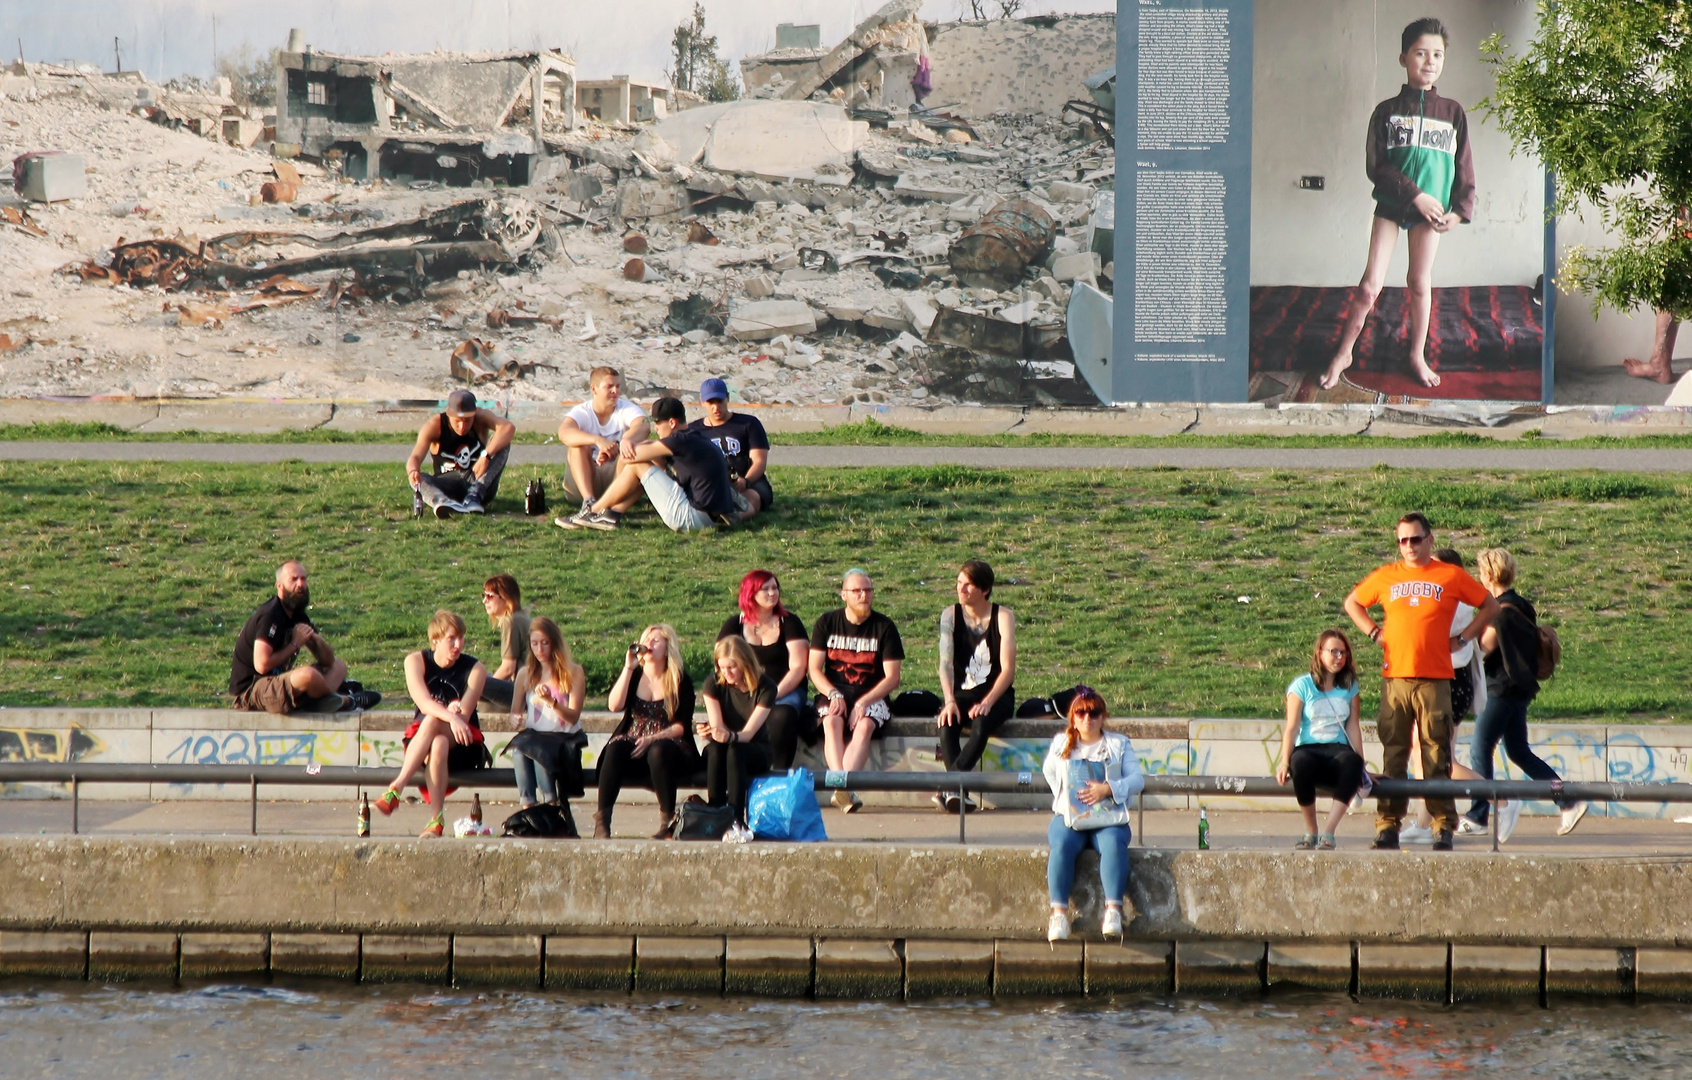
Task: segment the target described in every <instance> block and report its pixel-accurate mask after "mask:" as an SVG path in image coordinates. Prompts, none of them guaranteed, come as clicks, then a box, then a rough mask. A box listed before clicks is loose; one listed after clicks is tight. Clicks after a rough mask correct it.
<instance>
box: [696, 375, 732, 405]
mask: <svg viewBox="0 0 1692 1080" xmlns="http://www.w3.org/2000/svg"><path fill="white" fill-rule="evenodd" d="M728 397H729V388H728V383H726V382H724V381H723V380H721V379H706V380H705V381H704V382H702V383H700V384H699V400H700V401H727V400H728Z"/></svg>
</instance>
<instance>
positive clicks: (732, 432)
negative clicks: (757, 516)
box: [687, 378, 775, 516]
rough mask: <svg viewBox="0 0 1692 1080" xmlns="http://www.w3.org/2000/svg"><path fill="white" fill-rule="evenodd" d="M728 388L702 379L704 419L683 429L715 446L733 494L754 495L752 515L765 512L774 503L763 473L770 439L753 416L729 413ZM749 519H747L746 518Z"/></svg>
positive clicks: (772, 493)
mask: <svg viewBox="0 0 1692 1080" xmlns="http://www.w3.org/2000/svg"><path fill="white" fill-rule="evenodd" d="M728 397H729V391H728V384H727V383H725V382H723V380H721V379H714V378H713V379H706V380H705V381H704V382H703V383H701V384H700V385H699V407H700V408H701V409H703V410H704V412H705V415H704V416H702V417H700V418H699V419H698V420H695V421H694V422H693V423H691V424H689V425H687V426H688V429H689V430H690V431H697V432H700V433H701V434H703V435H704V436H705V437H706V438H707V439H710V440H711V441H712V442H714V443H716V444H717V449H719V450H721V451H722V452H723V457H725V458H727V459H728V465H729V475H730V476H731V477H732V478H733V480H734V487H735V490H736V491H738V492H740V493H741V494H743V495H744V494H745V493H747V492H748V491H751V492H756V493H757V495H758V501H757V502H756V503H754V504H753V506H754V508H755V509H754V510H753V511H752V512H753V513H757V512H758V509H759V508H761V509H766V510H767V509H769V506H770V504H771V503H772V502H774V501H775V492H773V491H772V490H770V481H769V479H768V478H767V477H766V476H765V475H764V470H765V469H766V468H768V467H769V463H770V439H769V436H768V435H765V434H764V424H763V422H762V421H761V420H759V419H758V418H757V417H756V416H748V415H746V414H745V413H736V412H730V411H729V400H728ZM749 516H750V515H749Z"/></svg>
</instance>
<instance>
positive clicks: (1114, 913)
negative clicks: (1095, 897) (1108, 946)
mask: <svg viewBox="0 0 1692 1080" xmlns="http://www.w3.org/2000/svg"><path fill="white" fill-rule="evenodd" d="M1099 933H1100V934H1103V935H1104V936H1105V937H1121V936H1122V909H1121V908H1115V907H1107V908H1105V912H1104V921H1103V922H1101V923H1100V924H1099Z"/></svg>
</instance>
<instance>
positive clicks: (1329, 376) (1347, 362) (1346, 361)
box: [1317, 351, 1351, 390]
mask: <svg viewBox="0 0 1692 1080" xmlns="http://www.w3.org/2000/svg"><path fill="white" fill-rule="evenodd" d="M1350 366H1351V353H1350V352H1349V351H1347V352H1343V353H1340V354H1339V355H1338V356H1336V357H1334V358H1333V359H1332V360H1330V361H1328V370H1327V371H1324V372H1323V373H1322V378H1321V379H1320V380H1319V381H1318V383H1317V385H1319V386H1321V388H1322V389H1324V390H1332V389H1333V388H1334V387H1336V386H1338V385H1339V381H1340V375H1342V374H1343V373H1344V372H1345V369H1346V368H1348V367H1350Z"/></svg>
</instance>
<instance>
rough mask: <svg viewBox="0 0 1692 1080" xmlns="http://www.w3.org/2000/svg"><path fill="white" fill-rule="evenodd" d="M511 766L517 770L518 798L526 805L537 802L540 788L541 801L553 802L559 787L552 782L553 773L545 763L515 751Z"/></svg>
mask: <svg viewBox="0 0 1692 1080" xmlns="http://www.w3.org/2000/svg"><path fill="white" fill-rule="evenodd" d="M511 767H512V768H513V769H515V770H516V772H517V798H518V799H520V800H522V803H523V805H524V806H532V805H534V803H535V802H536V799H535V789H536V787H537V781H538V786H539V789H540V799H539V801H540V802H552V801H553V799H555V798H556V797H557V792H558V788H557V785H555V784H554V783H553V782H552V773H551V772H549V771H548V770H547V767H546V766H545V765H542V764H541V763H540V762H538V761H536V760H534V759H533V758H531V757H529V756H528V755H526V754H519V753H516V752H513V753H512V755H511Z"/></svg>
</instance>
